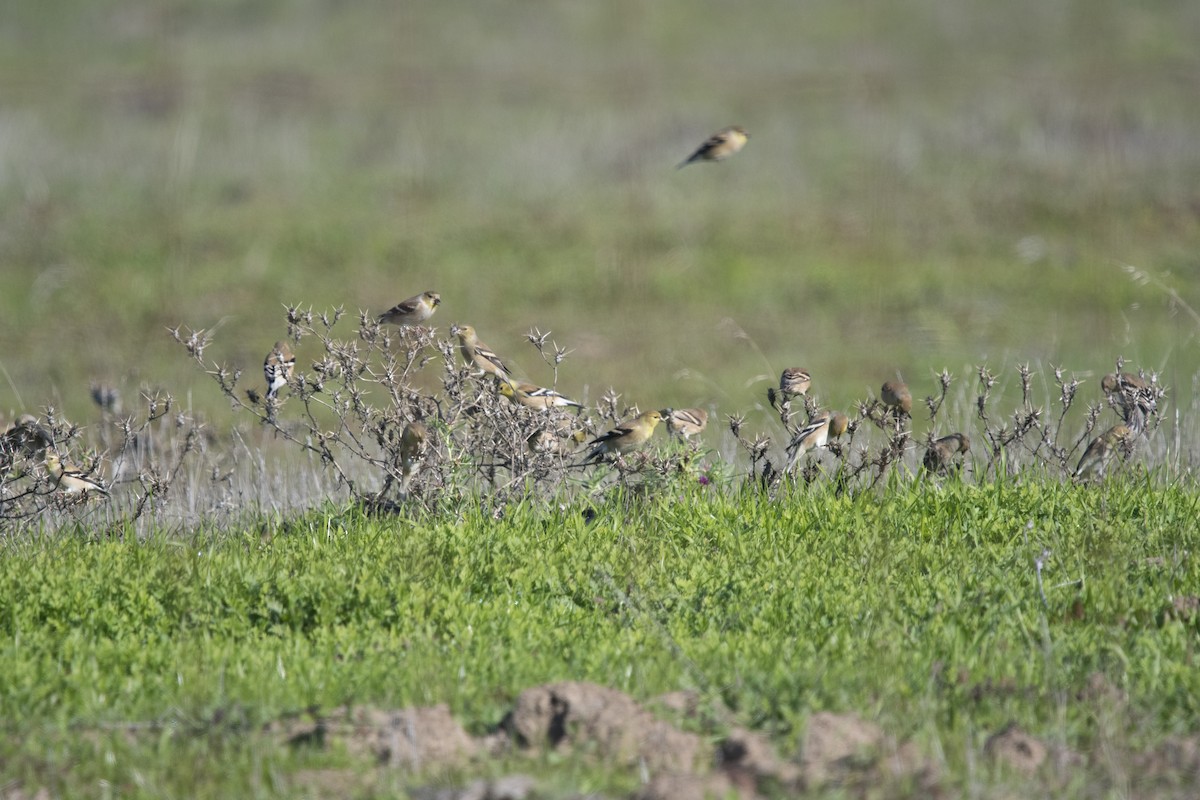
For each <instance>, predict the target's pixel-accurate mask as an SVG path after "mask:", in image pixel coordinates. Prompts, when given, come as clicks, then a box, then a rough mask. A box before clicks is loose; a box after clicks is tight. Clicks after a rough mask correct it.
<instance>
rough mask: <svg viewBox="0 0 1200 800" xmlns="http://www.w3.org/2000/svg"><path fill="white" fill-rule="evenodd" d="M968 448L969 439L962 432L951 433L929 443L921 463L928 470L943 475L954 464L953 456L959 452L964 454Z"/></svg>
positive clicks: (969, 446) (969, 448) (969, 447)
mask: <svg viewBox="0 0 1200 800" xmlns="http://www.w3.org/2000/svg"><path fill="white" fill-rule="evenodd" d="M970 450H971V440H970V439H968V438H967V437H966V436H965V435H964V434H961V433H952V434H950V435H949V436H943V437H942V438H941V439H938V440H936V441H934V442H932V443H930V445H929V449H928V450H926V451H925V460H924V462H923V464H924V466H925V469H927V470H928V471H930V472H933V473H935V474H937V475H945V474H946V472H947V471H948V470H949V469H950V467H951V466H953V465H954V457H955V456H957V455H958V454H960V453H962V454H963V455H964V456H965V455H966V454H967V453H968V452H969V451H970Z"/></svg>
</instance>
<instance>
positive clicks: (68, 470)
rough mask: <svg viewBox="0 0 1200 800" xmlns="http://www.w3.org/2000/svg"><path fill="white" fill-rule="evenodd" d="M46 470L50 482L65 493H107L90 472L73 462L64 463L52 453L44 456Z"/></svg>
mask: <svg viewBox="0 0 1200 800" xmlns="http://www.w3.org/2000/svg"><path fill="white" fill-rule="evenodd" d="M45 463H46V472H48V473H50V480H51V483H53V484H54V487H55V488H56V489H60V490H61V491H63V492H65V493H66V494H80V495H83V494H87V493H88V492H99V493H100V494H105V495H106V494H108V490H107V489H105V488H104V487H103V486H102V485H101V484H100V483H99V481H97V480H96V479H95V478H93V477H92V476H91V475H90V474H88V473H86V472H84V471H83V470H81V469H80V468H79V467H76V466H75V465H74V464H64V463H62V461H61V460H60V459H59V457H58V456H57V455H55V454H54V453H49V454H48V455H47V456H46V462H45Z"/></svg>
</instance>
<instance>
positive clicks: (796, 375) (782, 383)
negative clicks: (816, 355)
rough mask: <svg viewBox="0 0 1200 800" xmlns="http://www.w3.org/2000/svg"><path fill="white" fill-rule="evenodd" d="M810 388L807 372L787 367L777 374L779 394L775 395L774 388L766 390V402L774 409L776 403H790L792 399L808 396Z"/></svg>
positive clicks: (809, 377) (810, 378) (810, 377)
mask: <svg viewBox="0 0 1200 800" xmlns="http://www.w3.org/2000/svg"><path fill="white" fill-rule="evenodd" d="M810 386H812V376H811V375H809V374H808V370H806V369H800V367H788V368H787V369H785V370H784V371H783V372H781V373H779V393H778V394H776V392H775V389H774V387H772V388H770V389H767V401H768V402H770V404H771V405H772V406H774V407H777V402H778V403H790V402H791V400H792V398H793V397H800V396H802V395H805V394H808V389H809V387H810Z"/></svg>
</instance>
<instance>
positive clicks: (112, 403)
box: [91, 381, 121, 414]
mask: <svg viewBox="0 0 1200 800" xmlns="http://www.w3.org/2000/svg"><path fill="white" fill-rule="evenodd" d="M91 388H92V402H93V403H95V404H96V405H98V406H100V410H101V411H103V412H104V413H106V414H120V413H121V392H120V390H119V389H117V387H115V386H113V385H112V384H109V383H98V382H96V381H92V387H91Z"/></svg>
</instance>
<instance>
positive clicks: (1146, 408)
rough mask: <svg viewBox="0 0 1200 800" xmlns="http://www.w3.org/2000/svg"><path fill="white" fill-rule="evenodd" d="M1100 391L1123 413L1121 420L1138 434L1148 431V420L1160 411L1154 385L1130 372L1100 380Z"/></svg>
mask: <svg viewBox="0 0 1200 800" xmlns="http://www.w3.org/2000/svg"><path fill="white" fill-rule="evenodd" d="M1100 389H1101V390H1102V391H1103V392H1104V394H1105V396H1106V397H1108V399H1109V401H1110V402H1112V403H1113V404H1114V405H1116V407H1117V408H1118V409H1120V411H1121V418H1122V419H1123V420H1124V421H1125V424H1126V425H1128V426H1129V428H1130V430H1132V431H1133V432H1134V433H1136V434H1141V433H1142V432H1143V431H1145V430H1146V422H1147V419H1148V418H1149V417H1150V416H1152V415H1153V414H1154V413H1155V412H1156V411H1157V410H1158V397H1157V393H1156V392H1155V388H1154V384H1153V383H1151V382H1150V381H1147V380H1146V379H1145V378H1143V377H1141V376H1140V375H1134V374H1133V373H1130V372H1121V373H1115V372H1113V373H1109V374H1108V375H1105V376H1104V377H1103V378H1101V379H1100Z"/></svg>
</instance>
